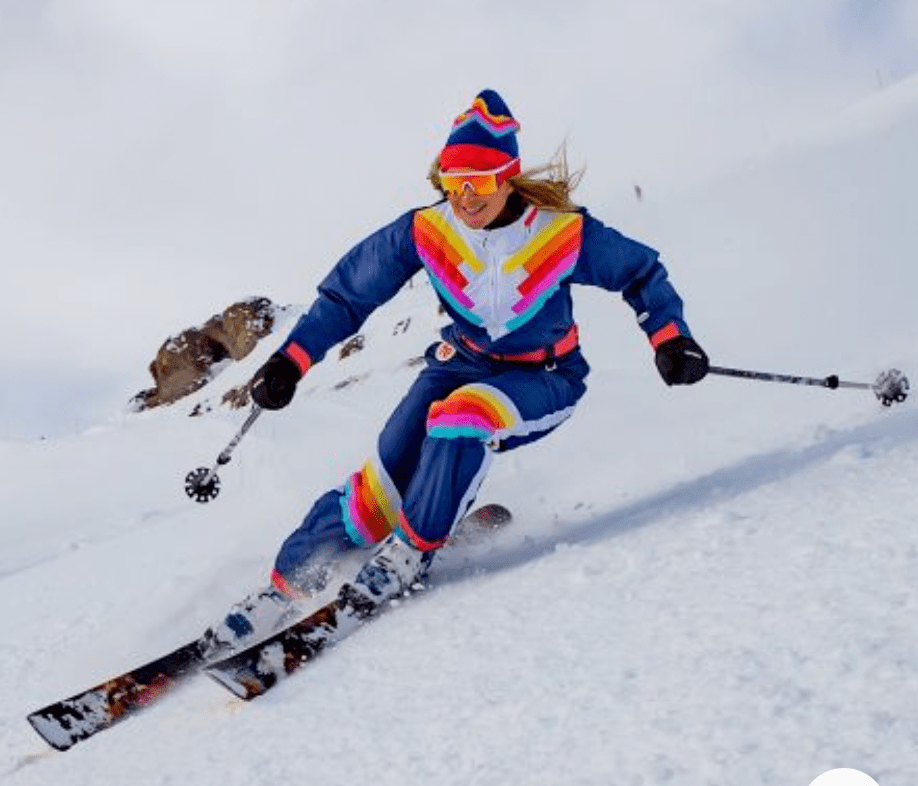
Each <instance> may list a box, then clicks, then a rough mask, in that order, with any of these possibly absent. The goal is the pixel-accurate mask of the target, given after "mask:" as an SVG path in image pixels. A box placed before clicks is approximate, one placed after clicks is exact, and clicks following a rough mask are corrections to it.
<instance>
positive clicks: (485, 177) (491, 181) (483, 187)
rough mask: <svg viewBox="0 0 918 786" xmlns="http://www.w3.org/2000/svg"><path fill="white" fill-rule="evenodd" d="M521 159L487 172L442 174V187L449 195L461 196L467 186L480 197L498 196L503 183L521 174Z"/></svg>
mask: <svg viewBox="0 0 918 786" xmlns="http://www.w3.org/2000/svg"><path fill="white" fill-rule="evenodd" d="M519 171H520V169H519V159H514V160H513V161H511V162H510V163H509V164H505V165H504V166H502V167H500V168H499V169H491V170H489V171H487V172H442V171H441V172H440V173H439V174H440V185H441V186H442V188H443V190H444V191H445V192H446V193H447V194H461V193H462V192H463V190H465V188H466V186H468V187H469V188H471V189H472V191H474V192H475V193H476V194H478V195H479V196H490V195H491V194H496V193H497V189H498V187H499V186H500V184H501V183H503V182H504V181H505V180H507V179H508V178H510V177H512V176H513V175H516V174H519Z"/></svg>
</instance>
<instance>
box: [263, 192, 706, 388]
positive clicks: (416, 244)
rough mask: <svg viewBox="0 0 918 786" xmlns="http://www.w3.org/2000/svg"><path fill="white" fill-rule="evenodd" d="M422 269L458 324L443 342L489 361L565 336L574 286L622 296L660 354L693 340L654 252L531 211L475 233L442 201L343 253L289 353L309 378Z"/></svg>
mask: <svg viewBox="0 0 918 786" xmlns="http://www.w3.org/2000/svg"><path fill="white" fill-rule="evenodd" d="M421 269H425V270H426V272H427V275H428V276H429V277H430V281H431V284H432V285H433V287H434V289H435V290H436V292H437V294H438V296H439V298H440V301H441V302H442V304H443V307H444V309H445V310H446V312H447V313H448V314H449V316H450V317H451V318H452V320H453V324H452V325H450V326H449V327H448V328H446V329H445V331H444V336H445V337H446V338H447V339H448V340H453V341H455V340H462V339H463V338H465V339H467V340H468V341H469V342H472V344H473V345H474V346H476V347H477V348H480V349H481V350H482V351H484V352H487V353H493V354H501V355H515V354H523V353H527V352H532V351H535V350H539V349H542V348H544V347H547V346H551V345H553V344H554V343H556V342H558V341H559V340H560V339H562V338H563V337H564V336H566V335H568V334H569V333H570V331H571V330H572V329H573V328H574V315H573V303H572V299H571V291H570V288H571V284H586V285H593V286H598V287H602V288H604V289H607V290H610V291H612V292H621V293H622V296H623V298H624V299H625V301H626V302H627V303H628V304H629V305H630V306H631V307H632V308H633V309H634V311H635V314H636V315H637V320H638V324H639V325H640V326H641V328H642V329H643V330H644V332H645V333H646V334H647V336H648V337H649V339H650V341H651V343H652V344H653V346H655V347H656V346H657V345H658V344H660V343H662V342H663V341H665V340H667V339H670V338H674V337H675V336H680V335H681V336H688V335H690V333H689V329H688V327H687V325H686V324H685V322H684V320H683V317H682V300H681V298H680V297H679V295H678V294H677V292H676V290H675V289H674V288H673V286H672V285H671V284H670V282H669V279H668V275H667V272H666V268H665V267H664V266H663V264H662V263H661V262H660V260H659V256H658V254H657V252H656V251H654V250H653V249H652V248H649V247H647V246H645V245H643V244H641V243H639V242H637V241H635V240H631V239H630V238H627V237H625V236H624V235H622V234H621V233H619V232H618V231H617V230H615V229H612V228H611V227H607V226H605V225H604V224H603V223H602V222H601V221H599V220H597V219H596V218H594V217H593V216H591V215H590V214H589V213H588V212H587V211H586V210H585V209H581V210H580V211H578V212H575V213H558V212H554V211H549V210H544V209H539V208H536V207H534V206H527V208H526V210H525V211H524V213H523V215H522V216H521V217H520V218H519V219H517V220H516V221H514V222H513V223H511V224H509V225H507V226H504V227H500V228H497V229H477V230H476V229H470V228H468V227H467V226H466V225H465V224H464V223H463V222H462V221H461V220H459V219H458V218H456V217H455V215H454V214H453V210H452V208H451V207H450V205H449V203H448V202H445V201H444V202H441V203H438V204H436V205H433V206H432V207H428V208H421V209H416V210H411V211H409V212H408V213H405V214H404V215H402V216H400V217H399V218H398V219H396V220H395V221H393V222H392V223H391V224H389V225H388V226H385V227H383V228H382V229H379V230H377V231H376V232H374V233H373V234H371V235H370V236H369V237H367V238H366V239H365V240H363V241H361V242H360V243H358V244H357V245H356V246H354V248H352V249H351V250H350V251H349V252H348V253H347V254H345V256H344V257H343V258H342V259H341V260H340V261H339V262H338V264H337V265H335V267H334V268H333V269H332V271H331V272H330V273H329V274H328V276H327V277H326V278H325V280H324V281H323V282H322V283H321V284H320V285H319V288H318V289H319V295H318V298H316V300H315V301H314V302H313V304H312V305H311V307H310V308H309V310H308V311H307V312H306V313H305V314H304V315H303V316H302V317H301V318H300V319H299V321H298V322H297V324H296V325H295V327H294V328H293V330H292V331H291V333H290V335H289V336H288V338H287V340H286V341H285V342H284V344H283V345H282V346H281V351H282V352H284V353H286V354H287V355H288V356H289V357H290V358H292V359H293V360H294V361H295V362H296V363H297V365H298V366H299V367H300V370H301V371H302V372H303V373H305V372H306V370H307V369H308V368H309V366H310V365H313V364H315V363H318V362H319V361H320V360H322V358H323V357H324V356H325V354H326V352H328V350H329V349H330V348H331V347H332V346H334V345H335V344H337V343H338V342H340V341H343V340H344V339H346V338H348V337H349V336H351V335H353V334H354V333H356V332H357V331H358V330H359V329H360V327H361V325H362V324H363V323H364V321H365V320H366V319H367V317H368V316H369V315H370V314H371V313H372V312H373V311H374V310H375V309H376V308H377V307H379V306H381V305H382V304H383V303H385V302H387V301H388V300H390V299H391V298H392V297H393V296H394V295H395V294H396V293H397V292H398V291H399V290H400V289H401V288H402V286H403V285H404V284H405V283H406V282H407V281H408V280H409V279H410V278H411V277H412V276H414V275H415V273H417V272H419V271H420V270H421Z"/></svg>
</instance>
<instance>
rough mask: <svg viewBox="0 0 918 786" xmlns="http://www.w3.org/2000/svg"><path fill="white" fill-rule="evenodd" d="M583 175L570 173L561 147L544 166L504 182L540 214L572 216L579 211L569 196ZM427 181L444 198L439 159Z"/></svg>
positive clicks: (565, 149) (582, 171)
mask: <svg viewBox="0 0 918 786" xmlns="http://www.w3.org/2000/svg"><path fill="white" fill-rule="evenodd" d="M583 173H584V170H583V169H578V170H577V171H576V172H571V171H570V169H569V168H568V165H567V148H566V146H565V145H562V146H561V147H560V148H558V151H557V152H556V153H555V154H554V155H553V156H552V157H551V159H550V160H549V161H548V163H547V164H541V165H540V166H536V167H533V168H532V169H527V170H525V171H523V172H521V173H520V174H518V175H514V176H513V177H511V178H510V179H509V180H507V182H508V183H509V184H510V187H511V188H512V189H513V190H514V191H516V192H517V193H518V194H519V195H520V196H521V197H523V199H524V200H525V201H526V202H528V203H529V204H531V205H535V207H537V208H540V209H541V210H553V211H555V212H558V213H573V212H576V211H577V209H578V208H577V205H576V204H575V203H574V202H573V201H572V200H571V193H572V192H573V190H574V189H575V188H577V186H578V185H579V183H580V179H581V178H582V177H583ZM427 179H428V180H429V181H430V183H431V185H432V186H433V187H434V188H435V189H436V190H437V191H439V192H440V193H441V194H442V195H443V196H446V192H445V191H444V190H443V186H442V185H441V184H440V156H437V157H436V158H435V159H434V161H433V163H432V164H431V165H430V171H429V172H428V173H427Z"/></svg>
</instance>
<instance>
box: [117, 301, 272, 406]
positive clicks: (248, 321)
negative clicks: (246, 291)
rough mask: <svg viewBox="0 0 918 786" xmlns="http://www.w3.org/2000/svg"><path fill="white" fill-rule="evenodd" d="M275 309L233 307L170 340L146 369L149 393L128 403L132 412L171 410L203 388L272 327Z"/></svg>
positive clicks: (248, 304)
mask: <svg viewBox="0 0 918 786" xmlns="http://www.w3.org/2000/svg"><path fill="white" fill-rule="evenodd" d="M275 313H276V307H275V306H274V304H273V303H272V302H271V301H270V300H268V299H267V298H263V297H253V298H249V299H247V300H243V301H240V302H239V303H233V305H231V306H229V307H228V308H227V309H226V310H224V311H223V313H222V314H217V315H215V316H213V317H211V318H210V319H209V320H207V322H205V323H204V325H202V326H200V327H192V328H188V329H187V330H183V331H182V332H181V333H179V334H178V335H177V336H171V337H170V338H168V339H167V340H166V341H165V342H164V343H163V345H162V346H161V347H160V348H159V351H158V352H157V353H156V358H155V360H154V361H153V362H152V363H151V364H150V374H151V375H152V376H153V381H154V383H155V387H153V388H151V389H149V390H144V391H141V392H140V393H138V394H137V395H136V396H134V398H133V399H131V406H132V408H133V409H134V410H135V411H141V410H145V409H152V408H153V407H159V406H162V405H163V404H171V403H173V402H175V401H178V400H179V399H181V398H183V397H185V396H187V395H189V394H190V393H194V392H195V391H196V390H199V389H200V388H202V387H204V385H206V384H207V383H208V382H209V381H210V380H211V379H213V377H214V376H215V374H216V372H217V371H218V370H219V369H218V368H217V367H218V365H219V364H220V363H222V362H224V361H235V360H242V358H244V357H246V356H247V355H248V354H249V353H250V352H251V351H252V350H253V349H254V348H255V346H256V345H257V344H258V341H259V340H260V339H262V338H264V337H265V336H266V335H268V334H269V333H270V332H271V329H272V328H273V327H274V319H275Z"/></svg>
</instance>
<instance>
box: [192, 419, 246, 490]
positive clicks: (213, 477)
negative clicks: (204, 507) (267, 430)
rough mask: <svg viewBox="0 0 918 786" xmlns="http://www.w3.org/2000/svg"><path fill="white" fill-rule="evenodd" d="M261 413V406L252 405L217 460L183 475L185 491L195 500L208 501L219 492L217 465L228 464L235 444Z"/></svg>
mask: <svg viewBox="0 0 918 786" xmlns="http://www.w3.org/2000/svg"><path fill="white" fill-rule="evenodd" d="M261 413H262V409H261V407H259V406H258V405H257V404H253V405H252V412H251V413H250V414H249V416H248V417H247V418H246V420H245V423H243V424H242V428H240V429H239V431H238V432H237V433H236V436H235V437H233V438H232V439H231V440H230V443H229V445H227V446H226V447H225V448H224V449H223V452H222V453H221V454H220V455H219V456H217V462H216V464H214V465H213V467H211V468H210V469H208V468H207V467H198V468H197V469H193V470H191V472H189V473H188V474H187V475H185V493H186V494H187V495H188V496H189V497H191V499H193V500H195V501H196V502H210V501H211V500H212V499H214V498H215V497H216V496H217V494H219V493H220V478H219V477H217V467H222V466H223V465H224V464H229V460H230V457H231V456H232V453H233V451H234V450H235V449H236V446H237V445H238V444H239V443H240V442H241V441H242V438H243V437H244V436H245V433H246V432H247V431H248V430H249V429H250V428H251V427H252V424H253V423H254V422H255V421H256V420H258V416H259V415H260V414H261Z"/></svg>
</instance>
